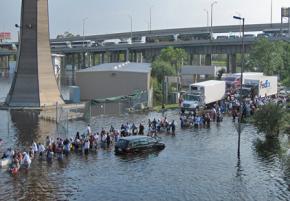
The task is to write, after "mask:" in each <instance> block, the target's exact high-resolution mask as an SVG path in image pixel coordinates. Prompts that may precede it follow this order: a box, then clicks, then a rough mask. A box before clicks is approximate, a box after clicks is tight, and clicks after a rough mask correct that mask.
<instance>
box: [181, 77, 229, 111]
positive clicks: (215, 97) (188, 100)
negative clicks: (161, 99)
mask: <svg viewBox="0 0 290 201" xmlns="http://www.w3.org/2000/svg"><path fill="white" fill-rule="evenodd" d="M225 92H226V82H225V81H220V80H208V81H204V82H199V83H194V84H190V85H189V90H188V91H187V92H186V93H185V94H184V95H183V102H182V103H181V109H183V110H195V109H197V108H201V107H205V106H208V105H210V104H213V103H215V102H217V101H220V100H222V99H223V98H224V95H225Z"/></svg>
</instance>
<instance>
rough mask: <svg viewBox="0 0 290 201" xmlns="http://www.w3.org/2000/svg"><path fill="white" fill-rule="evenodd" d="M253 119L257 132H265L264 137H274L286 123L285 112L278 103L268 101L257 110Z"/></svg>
mask: <svg viewBox="0 0 290 201" xmlns="http://www.w3.org/2000/svg"><path fill="white" fill-rule="evenodd" d="M253 120H254V121H253V123H254V125H255V126H256V127H257V129H258V132H260V133H265V136H266V138H275V137H278V135H279V133H280V131H281V130H283V129H284V128H285V126H286V125H287V112H286V110H285V109H284V108H283V107H282V106H281V105H279V104H276V103H268V104H266V105H263V106H262V107H261V108H259V109H258V110H257V112H256V113H255V115H254V118H253Z"/></svg>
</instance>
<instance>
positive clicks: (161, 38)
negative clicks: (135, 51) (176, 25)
mask: <svg viewBox="0 0 290 201" xmlns="http://www.w3.org/2000/svg"><path fill="white" fill-rule="evenodd" d="M174 41H176V36H175V35H174V34H171V35H151V36H146V43H162V42H174Z"/></svg>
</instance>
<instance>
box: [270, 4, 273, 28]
mask: <svg viewBox="0 0 290 201" xmlns="http://www.w3.org/2000/svg"><path fill="white" fill-rule="evenodd" d="M270 21H271V27H272V23H273V0H271V19H270Z"/></svg>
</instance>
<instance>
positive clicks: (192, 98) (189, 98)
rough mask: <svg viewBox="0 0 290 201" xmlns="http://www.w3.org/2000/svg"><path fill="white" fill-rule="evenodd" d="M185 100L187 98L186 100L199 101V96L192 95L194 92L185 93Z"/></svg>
mask: <svg viewBox="0 0 290 201" xmlns="http://www.w3.org/2000/svg"><path fill="white" fill-rule="evenodd" d="M184 100H186V101H199V96H197V95H192V94H185V95H184Z"/></svg>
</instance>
